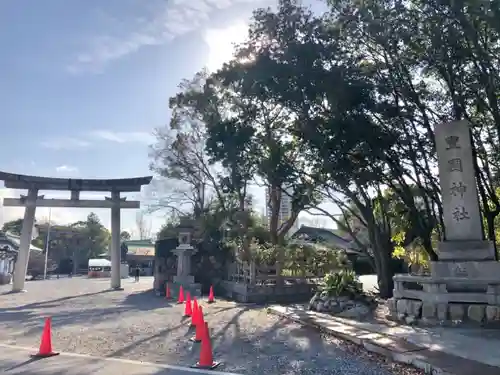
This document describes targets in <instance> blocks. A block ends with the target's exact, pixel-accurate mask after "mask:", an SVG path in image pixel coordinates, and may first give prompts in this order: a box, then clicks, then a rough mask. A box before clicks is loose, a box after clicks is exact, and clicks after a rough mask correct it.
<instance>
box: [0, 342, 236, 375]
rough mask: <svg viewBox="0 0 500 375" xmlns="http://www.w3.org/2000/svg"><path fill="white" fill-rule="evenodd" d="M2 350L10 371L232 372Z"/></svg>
mask: <svg viewBox="0 0 500 375" xmlns="http://www.w3.org/2000/svg"><path fill="white" fill-rule="evenodd" d="M0 350H1V354H0V373H4V374H9V375H63V374H64V375H84V374H85V375H90V374H92V375H111V374H117V375H193V374H210V375H221V374H222V375H231V374H228V373H227V372H225V373H222V372H219V371H213V370H201V369H193V368H190V367H186V368H183V367H179V366H169V365H158V364H154V363H144V362H137V361H131V360H126V359H119V358H118V359H117V358H96V357H91V356H83V355H78V354H77V355H75V354H67V353H62V354H60V355H58V356H55V357H50V358H45V359H41V360H32V359H31V358H30V357H29V356H30V354H31V353H32V350H29V349H27V348H26V349H24V348H19V347H13V346H5V345H2V344H0ZM7 358H8V359H7ZM232 375H239V374H232Z"/></svg>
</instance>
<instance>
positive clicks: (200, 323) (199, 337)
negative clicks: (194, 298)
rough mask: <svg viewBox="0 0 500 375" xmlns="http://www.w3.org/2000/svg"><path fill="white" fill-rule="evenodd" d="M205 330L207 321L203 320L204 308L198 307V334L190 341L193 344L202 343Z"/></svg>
mask: <svg viewBox="0 0 500 375" xmlns="http://www.w3.org/2000/svg"><path fill="white" fill-rule="evenodd" d="M204 330H205V319H203V308H202V307H201V306H199V307H198V318H197V320H196V333H195V336H194V337H192V338H191V339H190V340H191V341H193V342H201V340H203V335H204Z"/></svg>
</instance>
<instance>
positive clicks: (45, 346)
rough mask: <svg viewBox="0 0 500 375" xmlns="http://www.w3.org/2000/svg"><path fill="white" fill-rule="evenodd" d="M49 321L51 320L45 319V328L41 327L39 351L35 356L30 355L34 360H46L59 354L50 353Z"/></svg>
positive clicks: (50, 335)
mask: <svg viewBox="0 0 500 375" xmlns="http://www.w3.org/2000/svg"><path fill="white" fill-rule="evenodd" d="M51 321H52V320H51V318H47V319H45V326H44V327H43V332H42V339H41V341H40V349H39V350H38V353H37V354H34V355H32V357H34V358H47V357H53V356H55V355H58V354H59V353H56V352H53V351H52V333H51V326H52V324H51Z"/></svg>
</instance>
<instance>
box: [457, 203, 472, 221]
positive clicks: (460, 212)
mask: <svg viewBox="0 0 500 375" xmlns="http://www.w3.org/2000/svg"><path fill="white" fill-rule="evenodd" d="M453 219H455V221H462V220H469V219H470V216H469V213H468V212H467V211H466V209H465V207H464V206H458V207H456V208H455V210H453Z"/></svg>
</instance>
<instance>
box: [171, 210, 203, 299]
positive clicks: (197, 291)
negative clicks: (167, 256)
mask: <svg viewBox="0 0 500 375" xmlns="http://www.w3.org/2000/svg"><path fill="white" fill-rule="evenodd" d="M194 229H195V228H194V222H193V220H191V219H190V218H187V217H184V218H181V220H180V224H179V226H178V227H177V228H176V231H177V233H178V238H179V246H177V248H175V249H174V250H172V253H173V254H175V255H176V256H177V275H176V276H174V289H175V290H174V293H175V294H177V292H178V290H179V288H180V286H181V285H182V287H183V289H184V290H185V291H189V292H190V293H191V295H192V296H201V285H200V284H197V283H195V282H194V276H193V275H191V257H192V256H193V255H194V254H196V249H195V248H194V247H193V246H192V245H191V240H192V237H193V232H194Z"/></svg>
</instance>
